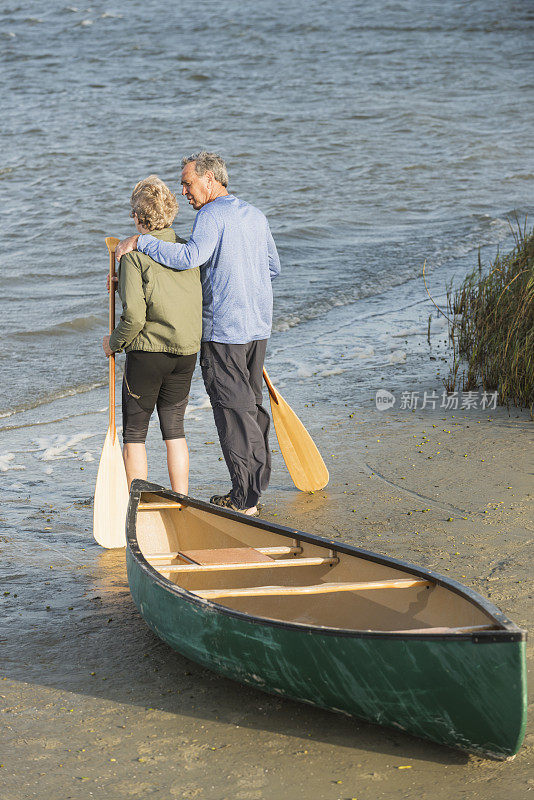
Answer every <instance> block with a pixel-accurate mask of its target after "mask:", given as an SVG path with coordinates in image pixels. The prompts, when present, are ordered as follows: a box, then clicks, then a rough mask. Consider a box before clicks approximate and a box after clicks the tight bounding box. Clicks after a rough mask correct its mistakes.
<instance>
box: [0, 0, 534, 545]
mask: <svg viewBox="0 0 534 800" xmlns="http://www.w3.org/2000/svg"><path fill="white" fill-rule="evenodd" d="M0 20H1V25H0V31H1V33H0V43H1V47H0V65H1V78H0V81H1V87H2V131H1V133H0V137H1V139H0V141H1V152H2V160H1V165H0V198H1V201H2V210H3V212H2V213H3V222H4V226H3V248H2V258H1V269H0V286H1V291H2V295H3V300H4V306H3V313H2V315H1V319H0V325H1V327H2V342H3V346H2V348H1V350H0V369H1V373H2V395H1V399H0V413H1V414H2V417H3V418H2V419H1V420H0V422H1V423H2V425H1V426H0V427H1V431H0V432H1V434H2V440H1V444H0V470H1V471H2V472H3V473H4V489H5V497H6V498H7V499H6V503H7V505H5V517H4V521H5V523H6V525H7V527H8V528H10V529H11V530H12V531H13V532H18V533H20V531H21V530H24V531H25V532H26V534H27V540H29V541H30V542H34V541H35V540H36V537H37V538H39V537H40V538H42V540H43V541H50V535H51V534H50V533H48V532H46V530H43V525H42V519H41V517H40V516H39V514H40V513H41V512H39V513H38V511H37V510H36V509H38V508H39V507H40V505H41V506H42V503H43V502H44V501H45V500H46V501H47V502H49V503H51V504H52V505H54V506H55V505H56V504H61V503H63V504H64V506H65V508H66V507H67V506H66V505H65V504H68V503H70V502H72V501H81V502H82V503H83V502H85V501H86V500H87V499H88V498H90V496H91V495H92V492H93V488H94V480H95V476H96V469H97V464H98V458H99V455H100V452H101V447H102V443H103V438H104V434H105V431H106V428H107V411H106V403H107V390H106V381H107V362H106V360H105V358H104V356H103V353H102V349H101V344H100V342H101V339H102V336H103V335H104V334H105V333H106V327H107V295H106V293H105V276H106V273H107V269H108V256H107V251H106V249H105V246H104V237H105V236H107V235H116V236H118V237H120V238H122V237H123V236H126V235H130V234H131V233H133V232H134V231H133V228H132V224H131V220H130V219H129V202H128V201H129V196H130V192H131V189H132V187H133V185H134V184H135V183H136V182H137V181H138V180H139V179H140V178H142V177H145V176H146V175H148V174H150V173H153V172H155V173H157V174H158V175H159V176H160V177H161V178H163V179H164V180H165V181H166V182H168V183H169V185H170V186H171V187H172V188H173V189H174V190H175V191H177V192H179V191H180V186H179V180H180V177H179V173H180V159H181V157H182V155H184V154H189V153H191V152H193V151H195V150H198V149H201V148H206V149H213V150H216V151H218V152H220V153H222V154H223V155H224V156H225V157H226V159H227V162H228V168H229V173H230V187H229V188H230V190H231V191H232V192H234V193H235V194H237V195H238V196H240V197H243V198H244V199H246V200H248V201H250V202H252V203H253V204H255V205H257V206H258V207H260V208H261V209H262V210H263V211H264V212H265V213H266V214H267V216H268V218H269V221H270V224H271V228H272V231H273V234H274V237H275V240H276V242H277V245H278V248H279V251H280V257H281V261H282V274H281V276H280V278H279V279H278V280H277V281H276V284H275V295H276V296H275V325H274V333H273V337H272V341H271V345H270V351H269V355H268V366H269V371H270V373H271V377H272V379H273V381H274V382H275V384H276V385H277V386H278V387H279V388H280V389H282V390H283V392H284V396H285V397H286V398H287V399H288V400H289V401H290V402H291V404H292V405H293V406H294V407H295V408H296V410H297V411H298V412H299V413H302V416H303V419H304V421H305V422H306V424H307V425H308V427H310V429H311V430H312V431H313V430H314V429H315V428H317V427H319V426H320V420H319V418H318V417H317V416H314V412H313V411H312V406H311V403H312V402H313V403H315V404H316V406H317V405H319V406H320V405H321V404H323V405H325V404H326V403H328V404H332V406H335V405H336V404H337V405H343V404H345V403H350V404H354V406H355V408H358V407H359V406H361V403H362V402H363V400H364V399H365V402H366V403H369V402H370V398H371V399H372V397H373V392H374V390H375V389H376V388H378V387H379V386H385V387H388V388H394V387H397V386H399V385H412V386H414V388H415V387H416V385H417V384H418V383H420V382H421V381H423V382H426V383H427V384H429V383H430V384H432V385H434V386H435V387H436V388H437V389H439V388H442V378H443V373H444V372H445V371H446V367H445V366H444V361H442V360H441V359H443V358H444V357H445V356H444V355H443V352H444V347H445V345H444V340H445V333H446V327H445V324H444V322H443V320H442V319H438V318H436V316H434V319H433V321H432V325H431V328H432V337H433V338H432V347H434V356H433V358H435V359H436V361H437V364H436V363H434V362H433V363H432V364H430V362H429V348H428V345H427V342H426V335H427V320H428V316H429V314H431V313H432V312H433V310H434V309H433V306H432V305H431V303H430V301H429V300H428V297H427V296H426V293H425V290H424V285H423V282H422V279H421V270H422V266H423V263H424V262H425V260H426V261H427V271H428V273H427V275H428V282H429V287H430V288H431V291H432V294H433V296H434V298H435V299H436V301H437V302H438V303H441V304H443V302H444V294H445V287H446V285H447V283H448V282H449V281H451V280H459V279H460V278H461V277H462V276H463V275H464V274H465V273H466V272H467V271H468V270H470V269H471V268H473V267H474V266H475V265H476V259H477V249H478V248H479V247H481V248H482V256H483V260H484V261H486V262H487V261H488V260H489V259H490V258H491V257H493V256H494V254H495V252H496V251H497V248H499V247H500V248H501V249H502V250H506V249H508V248H509V247H510V246H511V244H512V241H513V240H512V236H511V232H510V225H509V221H508V219H509V218H510V217H511V216H512V215H515V214H517V215H518V216H519V219H520V220H524V218H525V215H528V214H530V215H532V210H533V208H534V203H533V194H532V190H533V187H534V164H533V159H532V121H533V120H532V106H533V103H532V99H533V95H532V88H533V83H534V72H533V69H532V63H533V59H532V42H533V28H534V7H533V5H532V3H531V2H520V1H519V0H516V1H514V2H512V1H511V0H498V1H497V0H489V2H488V1H485V2H480V1H479V0H471V2H469V3H465V2H455V1H454V0H440V2H434V1H433V0H430V1H427V2H416V0H399V1H398V2H394V1H393V0H391V1H388V0H375V1H374V2H370V3H369V2H366V3H363V2H356V1H354V0H353V1H352V2H349V1H348V0H337V1H335V2H332V3H322V2H314V0H294V2H292V3H291V4H287V3H281V2H278V1H277V0H269V2H266V0H257V2H255V3H253V4H252V3H243V2H237V1H236V0H217V2H214V0H205V2H204V3H202V4H200V5H199V4H197V3H192V2H190V0H185V1H184V2H181V3H174V4H172V3H163V2H161V0H143V2H140V0H129V2H127V3H126V2H117V1H115V2H114V0H95V2H92V3H91V4H90V5H88V4H87V3H86V2H84V3H82V4H80V5H75V4H72V5H69V4H67V3H64V2H56V1H54V0H32V2H31V3H22V2H18V1H17V0H6V2H5V3H3V4H2V10H1V11H0ZM193 219H194V213H193V211H192V210H191V209H190V208H189V207H188V206H187V204H186V202H185V201H183V202H181V204H180V211H179V216H178V218H177V223H176V229H177V231H178V233H179V234H181V235H183V236H187V234H188V232H189V231H190V229H191V226H192V223H193ZM440 348H441V349H440ZM121 363H122V361H121V359H120V358H119V359H118V374H119V376H120V371H121V370H120V367H121ZM438 364H441V373H440V372H439V368H438ZM410 382H411V383H410ZM307 405H308V409H309V410H307V409H306V406H307ZM119 422H120V415H119ZM188 435H189V441H190V445H191V448H192V491H194V490H195V488H196V487H198V486H199V485H200V484H201V483H202V482H203V480H205V474H206V470H212V469H215V470H216V469H217V468H218V469H219V472H216V471H215V472H211V473H210V477H211V475H215V477H218V476H220V477H221V480H222V481H224V483H223V484H222V485H221V486H218V488H221V489H225V488H227V487H226V480H227V479H226V477H225V473H224V470H223V468H222V465H220V464H219V462H218V456H219V455H220V454H218V451H217V455H214V454H215V452H216V449H215V448H216V447H217V446H216V445H205V444H204V442H205V441H212V440H213V439H214V437H215V434H214V429H213V424H212V421H211V413H210V409H209V407H208V404H207V402H206V396H205V394H204V391H203V387H202V381H201V379H200V377H199V375H198V374H197V375H196V377H195V379H194V383H193V390H192V400H191V409H190V411H189V415H188ZM158 439H159V432H158V430H157V425H155V424H153V425H152V430H151V433H150V437H149V443H153V444H154V446H156V445H157V442H158ZM151 446H152V445H151ZM157 446H158V447H161V445H157ZM332 447H333V448H335V443H332ZM210 448H212V449H211V450H210ZM159 452H160V453H161V450H160V451H159ZM214 464H215V467H213V465H214ZM151 477H155V478H156V479H157V478H159V479H161V480H163V481H165V472H164V468H163V466H162V463H159V462H158V463H157V464H155V465H154V469H153V471H152V472H151ZM32 508H33V511H32V510H31V509H32ZM83 508H85V509H86V511H85V512H84V513H85V515H86V516H85V517H84V524H85V525H87V519H88V518H89V517H88V515H89V510H88V506H83ZM32 514H33V517H32ZM64 525H65V529H69V530H70V529H71V528H72V527H73V525H74V523H73V520H70V519H69V518H68V517H66V518H65V521H64ZM78 527H79V526H78ZM89 527H90V526H88V527H86V528H85V529H84V530H81V529H80V536H81V537H85V538H83V539H82V538H80V540H79V541H78V544H80V543H81V541H82V540H83V541H85V542H86V541H87V537H88V535H89V534H88V533H87V532H84V531H87V530H88V529H89ZM45 528H48V529H49V530H52V528H53V530H54V536H59V537H60V533H58V529H57V526H56V527H54V525H53V523H50V524H49V525H46V526H45ZM18 533H17V535H18ZM13 535H15V533H14V534H13ZM67 540H68V541H72V537H71V536H70V534H69V536H68V537H67V536H66V539H65V541H67Z"/></svg>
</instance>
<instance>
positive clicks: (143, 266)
mask: <svg viewBox="0 0 534 800" xmlns="http://www.w3.org/2000/svg"><path fill="white" fill-rule="evenodd" d="M151 235H152V236H156V237H157V238H158V239H162V240H163V241H165V242H183V239H180V238H179V237H178V236H176V234H175V232H174V231H173V229H172V228H163V229H162V230H160V231H151ZM118 277H119V283H118V292H119V296H120V298H121V300H122V315H121V319H120V322H119V324H118V325H117V327H116V328H115V330H114V331H113V333H112V334H111V337H110V340H109V346H110V348H111V349H112V350H113V352H116V353H117V352H120V351H122V350H124V351H125V352H127V353H129V352H130V350H145V351H148V352H153V353H175V354H176V355H181V356H185V355H192V354H193V353H197V352H198V351H199V349H200V338H201V334H202V287H201V283H200V269H199V267H195V268H193V269H186V270H181V271H180V272H178V271H176V270H172V269H169V268H168V267H164V266H163V265H162V264H158V263H157V262H156V261H153V260H152V259H151V258H150V257H149V256H146V255H144V254H143V253H138V252H137V251H133V252H131V253H127V254H126V255H125V256H123V257H122V258H121V261H120V265H119V272H118Z"/></svg>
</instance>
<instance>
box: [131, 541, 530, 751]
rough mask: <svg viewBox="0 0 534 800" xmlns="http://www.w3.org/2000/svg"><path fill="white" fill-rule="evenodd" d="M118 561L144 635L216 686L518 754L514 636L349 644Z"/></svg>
mask: <svg viewBox="0 0 534 800" xmlns="http://www.w3.org/2000/svg"><path fill="white" fill-rule="evenodd" d="M126 562H127V570H128V581H129V584H130V591H131V594H132V597H133V599H134V602H135V604H136V606H137V608H138V609H139V612H140V613H141V615H142V617H143V618H144V620H145V621H146V623H147V624H148V626H149V627H150V628H151V629H152V630H153V631H154V632H155V633H156V634H157V635H158V636H159V637H160V638H161V639H162V640H163V641H165V642H166V643H167V644H168V645H170V647H172V648H173V649H174V650H176V651H178V652H179V653H181V654H182V655H184V656H186V657H187V658H190V659H191V660H193V661H196V662H198V663H199V664H202V665H203V666H205V667H208V668H210V669H212V670H214V671H216V672H218V673H220V674H222V675H224V676H226V677H229V678H232V679H234V680H237V681H239V682H241V683H244V684H248V685H251V686H255V687H257V688H259V689H261V690H263V691H266V692H269V693H273V694H277V695H282V696H285V697H288V698H291V699H293V700H298V701H302V702H305V703H311V704H313V705H316V706H319V707H322V708H326V709H330V710H333V711H338V712H342V713H345V714H349V715H353V716H355V717H359V718H361V719H364V720H367V721H369V722H373V723H378V724H381V725H388V726H391V727H395V728H397V729H402V730H404V731H407V732H409V733H411V734H413V735H415V736H418V737H421V738H424V739H430V740H432V741H435V742H439V743H440V744H445V745H449V746H451V747H456V748H460V749H462V750H467V751H470V752H474V753H478V754H482V755H485V756H490V757H494V758H499V759H505V758H509V757H511V756H513V755H514V754H515V753H516V752H517V750H518V749H519V747H520V745H521V742H522V739H523V736H524V730H525V724H526V711H525V709H526V678H525V675H526V665H525V642H524V639H523V638H521V637H518V638H516V639H514V638H513V637H512V639H511V640H508V641H504V640H501V641H499V640H497V639H496V640H494V641H492V640H491V639H490V638H488V637H476V636H470V637H465V636H464V637H440V636H426V637H417V636H407V637H402V636H398V635H397V636H395V635H388V634H386V633H384V634H374V635H372V634H370V635H366V634H365V633H361V634H360V635H358V633H354V632H350V633H348V632H346V631H339V633H336V632H335V631H334V630H332V629H330V630H328V631H326V630H325V631H323V630H321V629H318V628H315V629H312V628H309V627H306V626H298V625H292V624H286V623H281V622H277V621H272V620H266V619H258V618H254V617H250V616H247V615H243V614H239V613H232V612H228V610H226V609H222V608H220V607H218V606H216V605H214V604H213V603H210V602H208V601H203V600H201V599H199V598H196V597H192V596H191V595H190V594H189V593H187V592H184V591H183V590H180V589H178V588H177V587H176V586H172V585H171V584H168V582H166V581H165V580H164V579H161V576H158V575H157V573H156V572H155V571H154V570H153V569H152V568H151V567H150V566H149V565H147V564H146V563H143V562H142V560H140V559H139V558H138V557H137V555H136V554H134V553H133V552H132V550H131V548H130V547H128V548H127V550H126Z"/></svg>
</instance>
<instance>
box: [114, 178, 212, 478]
mask: <svg viewBox="0 0 534 800" xmlns="http://www.w3.org/2000/svg"><path fill="white" fill-rule="evenodd" d="M130 205H131V207H132V213H131V216H132V217H133V220H134V223H135V227H136V228H137V230H138V231H139V233H150V234H151V235H152V236H156V237H157V238H158V239H161V240H162V241H165V242H183V239H180V238H178V237H177V236H176V234H175V232H174V230H173V229H172V228H171V227H170V226H171V224H172V222H173V220H174V218H175V216H176V213H177V211H178V202H177V200H176V197H175V196H174V194H173V193H172V192H171V191H170V189H169V188H168V187H167V186H166V185H165V184H164V183H163V181H162V180H160V179H159V178H158V177H157V175H150V176H149V177H148V178H145V179H144V180H142V181H139V183H138V184H137V185H136V186H135V187H134V190H133V192H132V196H131V199H130ZM118 291H119V295H120V298H121V300H122V309H123V311H122V315H121V319H120V322H119V324H118V325H117V327H116V328H115V330H114V331H113V333H112V334H111V336H105V337H104V340H103V347H104V352H105V353H106V355H107V356H110V355H111V354H112V353H119V352H121V351H125V352H126V364H125V367H124V378H123V382H122V420H123V432H122V435H123V440H124V449H123V457H124V464H125V467H126V477H127V479H128V486H130V484H131V482H132V480H133V479H134V478H144V479H146V477H147V474H148V466H147V457H146V449H145V440H146V435H147V431H148V423H149V420H150V417H151V415H152V412H153V410H154V407H156V408H157V411H158V416H159V423H160V427H161V433H162V436H163V439H164V441H165V444H166V446H167V466H168V470H169V478H170V481H171V486H172V488H173V489H174V491H176V492H180V493H181V494H187V491H188V478H189V453H188V450H187V443H186V440H185V434H184V414H185V409H186V406H187V401H188V399H189V389H190V386H191V378H192V375H193V370H194V369H195V364H196V360H197V353H198V351H199V349H200V337H201V332H202V290H201V284H200V274H199V268H198V267H196V268H193V269H187V270H184V271H182V272H176V271H174V270H170V269H167V268H166V267H164V266H162V265H161V264H158V263H157V262H156V261H153V260H152V259H151V258H150V257H149V256H146V255H143V253H138V252H131V253H128V254H127V255H125V256H123V257H122V258H121V260H120V265H119V273H118Z"/></svg>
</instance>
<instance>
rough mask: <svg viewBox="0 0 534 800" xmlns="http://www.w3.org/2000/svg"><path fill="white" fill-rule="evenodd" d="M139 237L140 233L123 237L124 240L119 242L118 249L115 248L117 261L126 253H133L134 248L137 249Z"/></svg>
mask: <svg viewBox="0 0 534 800" xmlns="http://www.w3.org/2000/svg"><path fill="white" fill-rule="evenodd" d="M138 239H139V234H137V235H136V236H129V237H128V238H127V239H123V240H122V242H119V243H118V245H117V249H116V250H115V258H116V259H117V261H120V260H121V258H122V257H123V256H124V255H126V253H131V252H132V250H137V240H138Z"/></svg>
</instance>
